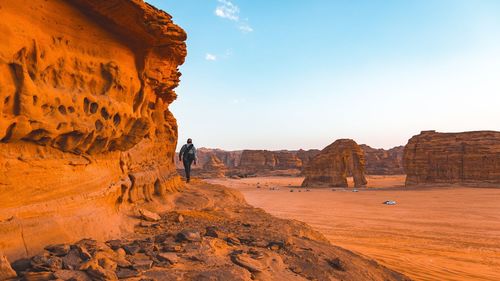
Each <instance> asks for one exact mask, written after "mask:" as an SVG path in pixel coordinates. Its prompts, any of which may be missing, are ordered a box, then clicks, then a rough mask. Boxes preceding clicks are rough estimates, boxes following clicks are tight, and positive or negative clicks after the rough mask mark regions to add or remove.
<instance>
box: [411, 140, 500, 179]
mask: <svg viewBox="0 0 500 281" xmlns="http://www.w3.org/2000/svg"><path fill="white" fill-rule="evenodd" d="M403 161H404V167H405V171H406V173H407V177H406V185H418V184H436V183H447V184H449V183H458V184H470V185H494V186H498V184H500V132H494V131H477V132H463V133H438V132H435V131H423V132H421V133H420V134H419V135H416V136H413V137H412V138H411V139H410V140H409V141H408V144H407V145H406V146H405V149H404V160H403Z"/></svg>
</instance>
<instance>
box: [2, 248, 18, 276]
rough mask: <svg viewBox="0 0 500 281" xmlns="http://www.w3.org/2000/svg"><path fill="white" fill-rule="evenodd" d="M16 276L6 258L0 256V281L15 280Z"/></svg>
mask: <svg viewBox="0 0 500 281" xmlns="http://www.w3.org/2000/svg"><path fill="white" fill-rule="evenodd" d="M16 277H17V274H16V272H15V271H14V269H12V267H11V266H10V263H9V261H8V260H7V257H6V256H4V255H2V254H0V280H9V279H13V278H16Z"/></svg>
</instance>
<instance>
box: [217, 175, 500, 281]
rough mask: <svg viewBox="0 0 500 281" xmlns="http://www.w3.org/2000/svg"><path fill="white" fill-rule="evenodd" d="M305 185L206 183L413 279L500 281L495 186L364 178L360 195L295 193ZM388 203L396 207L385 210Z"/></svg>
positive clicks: (292, 180) (499, 201) (499, 200)
mask: <svg viewBox="0 0 500 281" xmlns="http://www.w3.org/2000/svg"><path fill="white" fill-rule="evenodd" d="M302 180H303V178H299V177H267V178H262V177H261V178H247V179H219V180H208V181H210V182H211V183H218V184H222V185H225V186H228V187H232V188H235V189H237V190H239V191H241V192H242V193H243V194H244V196H245V198H246V200H247V201H248V202H249V203H250V204H252V205H254V206H256V207H259V208H262V209H264V210H266V211H267V212H269V213H271V214H273V215H276V216H278V217H281V218H288V219H296V220H300V221H303V222H306V223H308V224H309V225H311V226H312V227H313V228H315V229H316V230H318V231H320V232H322V233H323V234H324V235H325V236H326V237H327V238H328V239H329V240H330V241H331V242H332V243H333V244H334V245H338V246H341V247H344V248H346V249H349V250H351V251H354V252H357V253H359V254H362V255H365V256H368V257H370V258H374V259H376V260H377V261H378V262H380V263H382V264H384V265H386V266H388V267H390V268H392V269H395V270H397V271H400V272H402V273H404V274H406V275H408V276H410V277H411V278H413V279H415V280H491V281H493V280H500V188H498V189H496V188H467V187H460V186H453V187H452V186H450V187H433V188H428V187H427V188H411V189H409V188H404V176H369V177H368V188H366V189H358V191H359V192H352V190H353V189H352V188H351V189H335V191H333V189H313V188H311V189H310V191H308V192H307V191H306V190H305V189H299V188H298V187H299V186H300V183H301V182H302ZM351 184H352V183H351ZM291 189H293V190H294V192H290V190H291ZM299 191H301V192H299ZM386 200H395V201H396V202H397V204H396V205H394V206H389V205H384V204H382V203H383V202H384V201H386Z"/></svg>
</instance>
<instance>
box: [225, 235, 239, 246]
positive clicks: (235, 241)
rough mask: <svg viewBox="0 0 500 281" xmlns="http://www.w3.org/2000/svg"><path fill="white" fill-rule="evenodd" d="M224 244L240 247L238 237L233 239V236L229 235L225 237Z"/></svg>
mask: <svg viewBox="0 0 500 281" xmlns="http://www.w3.org/2000/svg"><path fill="white" fill-rule="evenodd" d="M224 240H226V242H227V243H228V244H229V245H234V246H238V245H241V241H240V239H238V237H235V236H234V235H232V234H230V235H228V236H227V237H226V239H224Z"/></svg>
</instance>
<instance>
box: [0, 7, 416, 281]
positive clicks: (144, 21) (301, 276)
mask: <svg viewBox="0 0 500 281" xmlns="http://www.w3.org/2000/svg"><path fill="white" fill-rule="evenodd" d="M0 16H1V17H2V21H1V22H0V32H1V34H2V35H3V38H2V43H1V44H0V74H1V75H0V111H1V114H2V115H1V119H0V194H1V196H0V279H12V278H17V279H19V278H21V279H22V280H27V281H32V280H84V281H86V280H119V279H120V280H380V281H382V280H384V281H385V280H409V279H408V278H407V277H405V276H404V275H401V274H399V273H397V272H394V271H392V270H390V269H388V268H386V267H384V266H381V265H379V264H378V263H376V262H375V261H373V260H369V259H367V258H364V257H361V256H359V255H357V254H354V253H352V252H350V251H347V250H344V249H342V248H339V247H335V246H332V245H331V244H329V242H328V241H327V240H326V239H325V238H324V237H323V236H322V235H321V234H319V233H318V232H316V231H314V230H312V229H311V228H310V227H309V226H307V225H305V224H303V223H299V222H296V221H288V220H283V219H278V218H275V217H272V216H270V215H269V214H266V213H265V212H264V211H262V210H260V209H256V208H254V207H252V206H250V205H248V204H247V203H246V202H245V201H244V200H243V197H242V195H241V194H239V193H238V192H236V191H234V190H231V189H227V188H224V187H222V186H218V185H210V184H208V183H205V182H201V181H197V180H193V183H192V184H189V185H188V186H183V185H182V184H181V181H180V178H179V176H178V174H177V172H176V168H175V163H174V159H173V157H174V155H175V153H174V149H175V147H176V144H177V124H176V120H175V118H174V117H173V115H172V114H171V112H170V111H169V109H168V107H169V105H170V104H171V103H172V102H173V101H174V100H175V98H176V94H175V92H174V91H173V89H174V88H175V87H176V86H177V84H178V83H179V76H180V73H179V71H178V66H179V65H180V64H182V63H183V62H184V58H185V56H186V45H185V43H184V41H185V40H186V34H185V32H184V31H183V30H182V29H181V28H180V27H178V26H177V25H175V24H174V23H173V22H172V19H171V17H170V15H168V14H167V13H165V12H163V11H160V10H157V9H156V8H154V7H152V6H150V5H148V4H146V3H144V2H142V1H140V0H109V1H101V0H68V1H64V0H51V1H45V0H30V1H28V0H16V1H14V0H3V1H2V2H1V5H0ZM351 148H352V147H351ZM356 153H357V152H356ZM346 155H347V154H346ZM356 155H357V154H356ZM356 155H353V156H351V158H352V157H357V156H356ZM346 157H349V156H346ZM211 159H212V161H211V164H209V167H207V168H210V169H219V168H221V165H220V164H221V163H222V161H217V160H216V159H215V158H211ZM219 159H220V158H219ZM349 159H350V158H349ZM353 159H354V158H353ZM356 163H357V162H356ZM358 164H359V163H357V164H356V165H358ZM181 189H182V192H176V191H178V190H181ZM158 213H161V215H160V214H158ZM10 261H13V262H12V263H11V262H10Z"/></svg>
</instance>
